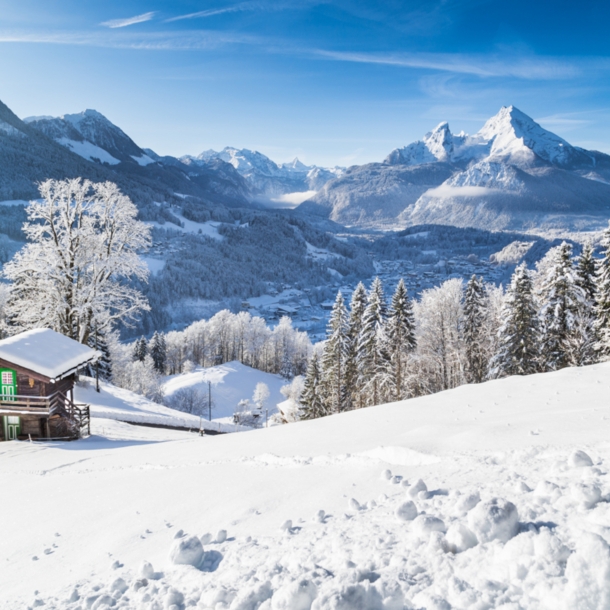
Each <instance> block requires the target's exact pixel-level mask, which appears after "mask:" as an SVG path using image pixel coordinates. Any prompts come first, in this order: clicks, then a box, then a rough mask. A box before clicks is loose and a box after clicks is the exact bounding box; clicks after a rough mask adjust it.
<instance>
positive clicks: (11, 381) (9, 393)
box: [0, 369, 17, 402]
mask: <svg viewBox="0 0 610 610" xmlns="http://www.w3.org/2000/svg"><path fill="white" fill-rule="evenodd" d="M16 395H17V371H13V369H0V400H3V401H5V402H6V401H12V400H15V398H14V397H15V396H16Z"/></svg>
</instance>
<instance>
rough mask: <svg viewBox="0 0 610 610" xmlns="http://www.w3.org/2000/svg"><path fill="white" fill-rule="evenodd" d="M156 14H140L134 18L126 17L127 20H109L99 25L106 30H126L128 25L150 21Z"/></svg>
mask: <svg viewBox="0 0 610 610" xmlns="http://www.w3.org/2000/svg"><path fill="white" fill-rule="evenodd" d="M155 14H156V11H151V12H149V13H142V14H141V15H136V16H135V17H128V18H127V19H111V20H110V21H103V22H102V23H100V25H105V26H106V27H108V28H112V29H114V28H126V27H127V26H128V25H135V24H136V23H143V22H144V21H150V20H151V19H152V18H153V17H154V16H155Z"/></svg>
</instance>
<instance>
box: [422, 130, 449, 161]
mask: <svg viewBox="0 0 610 610" xmlns="http://www.w3.org/2000/svg"><path fill="white" fill-rule="evenodd" d="M423 141H424V144H425V145H426V148H427V149H428V150H429V151H430V152H431V153H432V155H434V157H435V158H436V159H437V161H451V159H452V158H453V134H452V133H451V130H450V129H449V123H447V122H443V123H439V124H438V125H437V126H436V127H435V128H434V129H433V130H432V131H431V132H430V133H427V134H426V135H425V136H424V140H423Z"/></svg>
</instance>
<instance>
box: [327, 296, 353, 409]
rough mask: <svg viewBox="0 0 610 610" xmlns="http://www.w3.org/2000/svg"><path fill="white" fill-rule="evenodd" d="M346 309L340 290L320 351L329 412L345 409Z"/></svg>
mask: <svg viewBox="0 0 610 610" xmlns="http://www.w3.org/2000/svg"><path fill="white" fill-rule="evenodd" d="M347 330H348V326H347V310H346V309H345V303H344V302H343V295H342V294H341V291H339V292H337V298H336V299H335V304H334V305H333V309H332V312H331V314H330V320H329V322H328V327H327V330H326V342H325V344H324V351H323V352H322V379H323V383H324V386H325V395H326V397H327V400H328V409H329V410H330V412H331V413H339V412H341V411H343V410H345V394H346V392H345V355H346V352H347V344H348V338H347Z"/></svg>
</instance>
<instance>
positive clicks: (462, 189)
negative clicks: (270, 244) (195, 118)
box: [298, 106, 610, 230]
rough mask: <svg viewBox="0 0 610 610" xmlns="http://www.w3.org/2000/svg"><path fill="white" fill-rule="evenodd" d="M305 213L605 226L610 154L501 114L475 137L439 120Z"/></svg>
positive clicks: (351, 220) (358, 218)
mask: <svg viewBox="0 0 610 610" xmlns="http://www.w3.org/2000/svg"><path fill="white" fill-rule="evenodd" d="M298 209H299V210H300V211H302V212H309V213H317V214H321V215H324V216H327V217H329V218H330V219H332V220H334V221H337V222H339V223H342V224H348V225H359V226H378V227H379V226H381V227H383V226H386V227H389V226H391V227H395V226H412V225H417V224H423V223H434V224H447V225H454V226H459V227H477V228H483V229H520V230H523V229H528V228H553V227H556V228H562V229H565V228H570V229H586V228H593V227H599V226H602V225H605V224H606V223H607V220H608V218H609V217H610V155H606V154H604V153H600V152H597V151H589V150H585V149H583V148H578V147H576V146H572V145H571V144H569V143H568V142H566V141H565V140H563V139H562V138H560V137H559V136H557V135H555V134H553V133H551V132H550V131H547V130H546V129H543V128H542V127H541V126H540V125H539V124H538V123H536V122H535V121H534V120H532V119H531V118H530V117H528V116H527V115H526V114H524V113H523V112H521V111H520V110H518V109H517V108H515V107H513V106H509V107H503V108H502V109H501V110H500V112H498V114H497V115H495V116H494V117H492V118H491V119H489V120H488V121H487V122H486V123H485V125H484V126H483V128H482V129H481V130H480V131H478V132H477V133H476V134H475V135H473V136H469V135H467V134H464V133H460V134H457V135H454V134H452V133H451V131H450V129H449V125H448V124H447V123H441V124H440V125H438V126H437V127H436V128H435V129H434V130H433V131H431V132H430V133H428V134H426V136H424V138H423V140H420V141H417V142H414V143H412V144H409V145H408V146H405V147H404V148H399V149H396V150H394V151H392V152H391V153H390V154H389V155H388V157H387V158H386V159H385V160H384V162H383V163H370V164H368V165H363V166H355V167H350V168H349V169H348V170H347V171H346V172H345V173H344V174H343V175H341V176H339V177H337V178H336V179H334V180H331V181H329V182H328V183H326V184H325V185H324V187H323V188H322V189H320V191H319V192H318V193H317V194H316V195H315V196H314V197H312V198H311V199H310V200H308V201H306V202H304V203H303V204H301V206H299V208H298Z"/></svg>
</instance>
